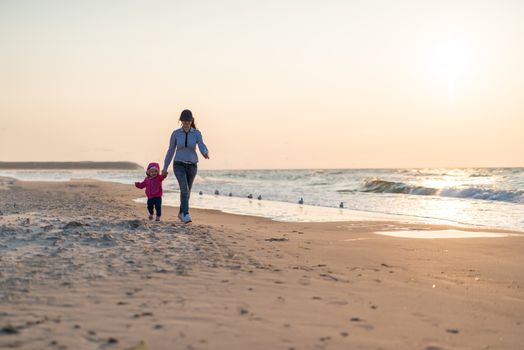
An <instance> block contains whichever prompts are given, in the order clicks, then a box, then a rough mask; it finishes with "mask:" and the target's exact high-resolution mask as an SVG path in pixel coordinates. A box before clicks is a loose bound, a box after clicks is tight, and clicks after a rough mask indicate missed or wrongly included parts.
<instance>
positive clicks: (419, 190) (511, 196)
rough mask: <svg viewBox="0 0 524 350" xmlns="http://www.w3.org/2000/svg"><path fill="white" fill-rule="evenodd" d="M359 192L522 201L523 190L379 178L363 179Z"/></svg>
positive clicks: (523, 198)
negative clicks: (436, 185)
mask: <svg viewBox="0 0 524 350" xmlns="http://www.w3.org/2000/svg"><path fill="white" fill-rule="evenodd" d="M360 192H371V193H402V194H412V195H421V196H441V197H455V198H471V199H481V200H491V201H503V202H513V203H524V191H504V190H494V189H489V188H482V187H467V188H443V189H437V188H432V187H424V186H415V185H410V184H406V183H403V182H393V181H386V180H380V179H372V180H367V181H365V183H364V185H363V187H362V188H361V189H360Z"/></svg>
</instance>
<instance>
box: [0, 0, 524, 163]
mask: <svg viewBox="0 0 524 350" xmlns="http://www.w3.org/2000/svg"><path fill="white" fill-rule="evenodd" d="M523 62H524V1H519V0H514V1H509V0H508V1H504V0H492V1H481V0H474V1H460V0H453V1H422V0H413V1H408V0H405V1H392V0H383V1H374V0H365V1H364V0H362V1H350V0H339V1H304V0H301V1H286V0H280V1H268V0H265V1H262V0H261V1H248V0H241V1H175V0H173V1H152V0H148V1H131V0H122V1H111V0H103V1H93V0H90V1H72V0H64V1H24V0H12V1H6V0H0V160H3V161H77V160H99V161H119V160H122V161H134V162H138V163H140V164H143V165H145V164H146V163H148V162H150V161H159V162H162V161H163V159H164V156H165V153H166V150H167V146H168V141H169V136H170V134H171V132H172V131H173V130H174V129H176V128H178V127H179V124H178V117H179V115H180V111H181V110H182V109H185V108H189V109H191V110H192V111H193V114H194V116H195V118H196V122H197V126H198V127H199V129H200V130H201V131H202V133H203V136H204V140H205V141H206V143H207V146H208V148H209V149H210V155H211V160H209V161H207V160H204V159H203V158H202V157H201V162H200V164H201V168H203V169H224V168H237V169H238V168H241V169H246V168H360V167H365V168H369V167H456V166H458V167H469V166H524V63H523Z"/></svg>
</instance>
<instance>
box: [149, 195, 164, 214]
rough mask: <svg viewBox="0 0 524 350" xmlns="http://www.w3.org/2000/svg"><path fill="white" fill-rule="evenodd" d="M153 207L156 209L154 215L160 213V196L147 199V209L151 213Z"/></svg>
mask: <svg viewBox="0 0 524 350" xmlns="http://www.w3.org/2000/svg"><path fill="white" fill-rule="evenodd" d="M153 207H154V208H155V210H156V216H160V215H162V197H154V198H148V199H147V211H148V212H149V214H151V215H153Z"/></svg>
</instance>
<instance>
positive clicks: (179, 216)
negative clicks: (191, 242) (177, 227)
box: [178, 213, 184, 222]
mask: <svg viewBox="0 0 524 350" xmlns="http://www.w3.org/2000/svg"><path fill="white" fill-rule="evenodd" d="M178 219H179V220H180V221H182V222H184V214H182V213H178Z"/></svg>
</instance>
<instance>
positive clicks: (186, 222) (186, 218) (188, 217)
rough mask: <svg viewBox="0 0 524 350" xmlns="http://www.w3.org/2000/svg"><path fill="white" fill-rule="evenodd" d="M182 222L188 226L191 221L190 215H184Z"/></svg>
mask: <svg viewBox="0 0 524 350" xmlns="http://www.w3.org/2000/svg"><path fill="white" fill-rule="evenodd" d="M183 221H184V224H189V223H190V222H192V221H193V219H191V215H189V214H186V215H184V220H183Z"/></svg>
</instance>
